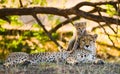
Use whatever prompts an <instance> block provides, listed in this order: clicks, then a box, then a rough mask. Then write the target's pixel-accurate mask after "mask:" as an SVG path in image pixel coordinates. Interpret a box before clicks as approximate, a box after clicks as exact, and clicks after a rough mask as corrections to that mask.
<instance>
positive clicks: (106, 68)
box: [0, 63, 120, 74]
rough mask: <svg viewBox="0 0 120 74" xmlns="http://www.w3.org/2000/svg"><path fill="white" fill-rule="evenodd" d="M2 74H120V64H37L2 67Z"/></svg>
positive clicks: (0, 73) (0, 72)
mask: <svg viewBox="0 0 120 74" xmlns="http://www.w3.org/2000/svg"><path fill="white" fill-rule="evenodd" d="M0 67H1V69H0V74H120V64H118V63H106V64H104V65H94V64H79V65H66V64H54V63H52V64H37V65H29V66H28V67H23V66H16V67H10V68H6V69H3V67H2V66H0Z"/></svg>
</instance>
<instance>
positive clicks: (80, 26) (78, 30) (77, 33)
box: [67, 22, 87, 51]
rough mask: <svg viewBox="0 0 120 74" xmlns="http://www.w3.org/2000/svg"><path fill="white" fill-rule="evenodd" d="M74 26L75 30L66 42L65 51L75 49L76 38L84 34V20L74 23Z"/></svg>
mask: <svg viewBox="0 0 120 74" xmlns="http://www.w3.org/2000/svg"><path fill="white" fill-rule="evenodd" d="M74 27H75V29H76V31H75V32H74V33H73V37H72V38H71V40H70V41H69V42H68V46H67V51H70V50H72V49H73V48H74V49H75V48H76V47H77V43H76V40H77V39H78V38H80V37H81V35H83V34H86V33H87V31H86V22H79V23H75V24H74Z"/></svg>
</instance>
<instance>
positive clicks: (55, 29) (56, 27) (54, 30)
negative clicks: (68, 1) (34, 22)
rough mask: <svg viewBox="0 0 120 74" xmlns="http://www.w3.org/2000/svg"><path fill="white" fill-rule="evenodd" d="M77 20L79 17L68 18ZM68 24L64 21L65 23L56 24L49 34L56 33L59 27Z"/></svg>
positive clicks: (67, 21)
mask: <svg viewBox="0 0 120 74" xmlns="http://www.w3.org/2000/svg"><path fill="white" fill-rule="evenodd" d="M79 18H80V17H78V16H75V17H72V18H70V20H72V21H75V20H78V19H79ZM68 23H70V21H69V20H65V21H63V22H61V23H60V24H58V25H57V26H55V27H54V28H53V29H51V30H50V33H52V32H56V31H57V30H58V29H59V28H60V27H62V26H64V25H66V24H68Z"/></svg>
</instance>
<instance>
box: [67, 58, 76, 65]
mask: <svg viewBox="0 0 120 74" xmlns="http://www.w3.org/2000/svg"><path fill="white" fill-rule="evenodd" d="M66 63H67V64H71V65H75V64H77V63H78V61H77V60H76V59H75V58H74V57H68V58H67V59H66Z"/></svg>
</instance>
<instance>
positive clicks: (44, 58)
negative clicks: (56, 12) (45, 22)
mask: <svg viewBox="0 0 120 74" xmlns="http://www.w3.org/2000/svg"><path fill="white" fill-rule="evenodd" d="M96 39H97V34H94V35H90V34H86V35H84V36H82V37H81V38H80V40H79V41H78V43H79V47H77V49H76V50H71V51H61V52H43V53H35V54H27V53H24V52H14V53H11V54H10V55H9V56H8V58H7V59H6V61H5V63H4V65H13V64H20V63H23V62H26V61H28V62H29V63H30V64H37V63H41V62H48V63H50V62H57V61H58V62H59V61H60V62H66V63H69V64H75V63H81V62H82V63H94V62H95V63H97V62H96V60H97V59H96V47H95V41H96ZM98 62H99V63H101V62H102V61H98ZM102 63H103V62H102Z"/></svg>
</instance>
